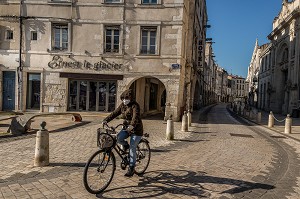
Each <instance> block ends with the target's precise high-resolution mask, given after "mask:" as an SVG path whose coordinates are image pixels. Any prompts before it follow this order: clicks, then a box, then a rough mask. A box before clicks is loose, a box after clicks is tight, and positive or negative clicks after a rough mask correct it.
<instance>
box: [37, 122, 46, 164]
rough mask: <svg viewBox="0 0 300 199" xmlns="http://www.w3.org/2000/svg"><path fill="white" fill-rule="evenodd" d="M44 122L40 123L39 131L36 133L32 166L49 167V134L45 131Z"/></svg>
mask: <svg viewBox="0 0 300 199" xmlns="http://www.w3.org/2000/svg"><path fill="white" fill-rule="evenodd" d="M45 126H46V122H44V121H43V122H42V123H41V129H40V130H39V131H38V132H37V133H36V145H35V155H34V166H37V167H43V166H47V165H49V132H48V130H47V129H45Z"/></svg>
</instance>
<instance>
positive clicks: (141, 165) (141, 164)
mask: <svg viewBox="0 0 300 199" xmlns="http://www.w3.org/2000/svg"><path fill="white" fill-rule="evenodd" d="M150 157H151V153H150V146H149V143H148V141H146V140H144V139H141V141H140V143H139V144H138V145H137V148H136V164H135V168H134V170H135V173H136V174H137V175H142V174H144V173H145V171H146V169H147V168H148V166H149V163H150Z"/></svg>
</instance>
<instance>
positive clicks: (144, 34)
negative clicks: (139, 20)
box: [141, 27, 157, 54]
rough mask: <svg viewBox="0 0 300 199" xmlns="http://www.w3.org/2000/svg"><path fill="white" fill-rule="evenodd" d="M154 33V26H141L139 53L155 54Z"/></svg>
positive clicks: (155, 30)
mask: <svg viewBox="0 0 300 199" xmlns="http://www.w3.org/2000/svg"><path fill="white" fill-rule="evenodd" d="M156 34H157V28H156V27H155V28H154V27H142V31H141V44H142V45H141V54H156Z"/></svg>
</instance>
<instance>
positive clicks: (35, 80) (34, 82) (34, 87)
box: [27, 74, 41, 109]
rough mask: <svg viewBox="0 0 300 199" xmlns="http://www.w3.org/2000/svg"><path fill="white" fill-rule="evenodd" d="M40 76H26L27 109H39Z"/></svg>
mask: <svg viewBox="0 0 300 199" xmlns="http://www.w3.org/2000/svg"><path fill="white" fill-rule="evenodd" d="M40 94H41V74H28V80H27V109H40Z"/></svg>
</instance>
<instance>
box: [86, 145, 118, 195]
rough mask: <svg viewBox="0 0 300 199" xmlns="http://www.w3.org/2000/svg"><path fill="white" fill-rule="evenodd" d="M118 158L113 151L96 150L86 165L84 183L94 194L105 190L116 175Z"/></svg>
mask: <svg viewBox="0 0 300 199" xmlns="http://www.w3.org/2000/svg"><path fill="white" fill-rule="evenodd" d="M115 169H116V159H115V156H114V154H113V153H112V152H107V151H105V150H99V151H96V152H95V153H94V154H93V155H92V156H91V157H90V159H89V160H88V162H87V163H86V165H85V167H84V172H83V184H84V186H85V188H86V190H87V191H88V192H90V193H92V194H98V193H101V192H102V191H104V190H105V189H106V188H107V187H108V185H109V184H110V182H111V181H112V178H113V176H114V173H115Z"/></svg>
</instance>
